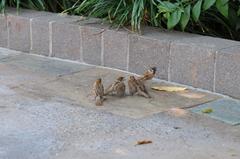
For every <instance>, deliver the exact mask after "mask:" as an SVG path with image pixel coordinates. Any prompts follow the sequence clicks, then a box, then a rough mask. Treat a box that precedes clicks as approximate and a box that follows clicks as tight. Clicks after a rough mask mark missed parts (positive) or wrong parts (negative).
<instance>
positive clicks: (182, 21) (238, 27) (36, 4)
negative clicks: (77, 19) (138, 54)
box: [0, 0, 240, 40]
mask: <svg viewBox="0 0 240 159" xmlns="http://www.w3.org/2000/svg"><path fill="white" fill-rule="evenodd" d="M6 6H12V7H16V8H18V9H19V8H20V7H23V8H30V9H36V10H47V11H52V12H64V13H69V14H76V15H84V16H88V17H97V18H102V19H104V20H106V21H108V22H109V23H111V24H112V25H113V26H116V27H118V28H119V27H123V26H131V28H132V30H133V31H135V32H141V30H142V28H141V27H142V26H143V25H150V26H155V27H160V28H167V29H174V30H181V31H187V32H193V33H198V34H204V35H211V36H218V37H224V38H228V39H235V40H240V0H1V2H0V11H4V9H5V7H6Z"/></svg>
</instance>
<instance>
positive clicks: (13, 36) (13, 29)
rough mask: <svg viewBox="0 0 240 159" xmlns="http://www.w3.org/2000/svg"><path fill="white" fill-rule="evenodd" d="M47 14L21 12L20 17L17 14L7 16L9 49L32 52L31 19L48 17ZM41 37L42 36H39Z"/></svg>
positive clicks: (28, 11) (29, 11)
mask: <svg viewBox="0 0 240 159" xmlns="http://www.w3.org/2000/svg"><path fill="white" fill-rule="evenodd" d="M47 14H48V13H47V12H37V11H31V10H21V11H20V13H19V15H17V13H16V12H12V13H9V14H8V15H7V22H8V29H9V39H8V40H9V48H10V49H14V50H18V51H23V52H27V53H29V52H30V44H31V42H30V41H31V39H30V19H31V18H34V17H40V16H45V15H47ZM38 36H40V35H38Z"/></svg>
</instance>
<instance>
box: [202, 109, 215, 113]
mask: <svg viewBox="0 0 240 159" xmlns="http://www.w3.org/2000/svg"><path fill="white" fill-rule="evenodd" d="M212 112H213V109H212V108H206V109H203V110H202V113H207V114H208V113H212Z"/></svg>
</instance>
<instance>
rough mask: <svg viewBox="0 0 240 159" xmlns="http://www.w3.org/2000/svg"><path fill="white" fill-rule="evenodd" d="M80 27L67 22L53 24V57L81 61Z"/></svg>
mask: <svg viewBox="0 0 240 159" xmlns="http://www.w3.org/2000/svg"><path fill="white" fill-rule="evenodd" d="M80 51H81V35H80V26H79V25H77V24H71V23H69V22H68V23H66V22H58V21H57V22H54V23H53V24H52V56H55V57H59V58H63V59H70V60H75V61H80V60H81V52H80Z"/></svg>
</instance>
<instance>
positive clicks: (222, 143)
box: [0, 48, 240, 159]
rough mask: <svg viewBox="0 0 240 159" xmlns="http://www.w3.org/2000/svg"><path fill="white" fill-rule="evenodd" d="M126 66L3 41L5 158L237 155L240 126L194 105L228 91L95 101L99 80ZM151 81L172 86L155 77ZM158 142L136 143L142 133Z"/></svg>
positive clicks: (1, 142) (217, 158)
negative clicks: (30, 50) (43, 53)
mask: <svg viewBox="0 0 240 159" xmlns="http://www.w3.org/2000/svg"><path fill="white" fill-rule="evenodd" d="M120 74H121V75H124V76H126V77H127V73H125V72H120V71H117V70H111V69H107V68H99V67H95V66H89V65H84V64H80V63H76V62H70V61H63V60H58V59H53V58H46V57H40V56H35V55H29V54H23V53H20V52H15V51H12V50H7V49H1V48H0V83H1V85H0V95H1V98H0V158H1V159H23V158H24V159H45V158H50V159H52V158H53V159H65V158H66V159H75V158H76V159H77V158H78V159H79V158H84V159H85V158H86V159H99V158H100V159H101V158H103V159H107V158H109V159H110V158H111V159H112V158H130V159H135V158H138V159H141V158H143V159H145V158H156V159H159V158H162V159H174V158H178V159H203V158H204V159H223V158H224V159H235V158H236V159H238V158H239V157H240V151H239V150H240V126H231V125H228V124H225V123H223V122H221V121H217V120H214V119H211V118H208V117H206V116H202V115H198V114H193V113H191V112H190V111H188V109H181V108H187V107H191V106H197V105H200V104H203V103H206V102H210V101H214V100H217V99H219V98H223V97H222V96H219V95H216V94H210V93H206V92H202V91H199V90H194V89H188V90H186V91H183V92H156V91H152V90H151V91H150V94H151V95H152V96H153V98H152V99H145V98H142V97H125V98H121V99H118V98H115V97H108V99H107V101H106V102H105V103H104V106H103V107H96V106H95V105H94V102H93V101H92V99H91V97H90V96H89V93H90V90H89V87H91V85H92V83H93V81H94V80H95V79H96V78H98V77H101V78H103V81H104V85H105V86H107V85H108V84H110V82H111V81H112V80H113V79H114V78H116V76H118V75H120ZM150 85H151V86H152V85H172V84H170V83H166V82H164V81H154V82H149V83H148V88H149V87H150ZM144 139H149V140H152V141H153V143H152V144H148V145H141V146H135V144H136V142H137V141H139V140H144Z"/></svg>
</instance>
